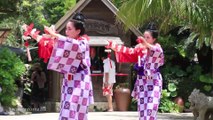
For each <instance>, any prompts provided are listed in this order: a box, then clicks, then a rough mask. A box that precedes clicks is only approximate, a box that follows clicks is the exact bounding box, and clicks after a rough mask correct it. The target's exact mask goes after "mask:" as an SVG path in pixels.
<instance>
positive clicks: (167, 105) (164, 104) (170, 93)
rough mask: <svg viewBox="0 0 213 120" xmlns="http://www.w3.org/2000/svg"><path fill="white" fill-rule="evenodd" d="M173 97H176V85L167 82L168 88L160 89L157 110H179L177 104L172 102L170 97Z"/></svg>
mask: <svg viewBox="0 0 213 120" xmlns="http://www.w3.org/2000/svg"><path fill="white" fill-rule="evenodd" d="M174 97H176V86H175V85H174V84H169V85H168V90H167V89H164V90H162V94H161V101H160V106H159V111H160V112H163V113H165V112H169V113H173V112H176V113H177V112H179V106H178V105H177V104H176V103H174V102H173V101H172V99H171V98H174Z"/></svg>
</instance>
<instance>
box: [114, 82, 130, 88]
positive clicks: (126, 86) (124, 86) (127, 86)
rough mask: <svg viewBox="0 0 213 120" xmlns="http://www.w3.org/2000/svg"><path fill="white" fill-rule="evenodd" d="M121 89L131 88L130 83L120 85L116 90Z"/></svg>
mask: <svg viewBox="0 0 213 120" xmlns="http://www.w3.org/2000/svg"><path fill="white" fill-rule="evenodd" d="M119 88H129V83H127V82H125V83H119V84H118V85H117V86H116V87H115V89H119Z"/></svg>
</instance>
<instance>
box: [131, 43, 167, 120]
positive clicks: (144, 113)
mask: <svg viewBox="0 0 213 120" xmlns="http://www.w3.org/2000/svg"><path fill="white" fill-rule="evenodd" d="M163 64H164V54H163V50H162V48H161V46H160V45H159V44H155V46H154V47H153V48H152V49H149V50H148V53H147V55H144V56H143V57H142V58H141V66H137V65H136V68H137V70H138V74H137V80H136V82H135V86H134V90H133V92H132V96H133V97H134V98H135V99H137V101H138V111H139V120H157V111H158V106H159V103H160V97H161V90H162V76H161V74H160V72H159V67H160V66H162V65H163Z"/></svg>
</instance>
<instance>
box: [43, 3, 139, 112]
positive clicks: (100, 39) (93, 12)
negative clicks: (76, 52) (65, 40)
mask: <svg viewBox="0 0 213 120" xmlns="http://www.w3.org/2000/svg"><path fill="white" fill-rule="evenodd" d="M117 11H118V9H117V8H116V7H115V6H114V5H113V4H112V3H111V2H110V0H80V1H79V2H78V3H77V4H76V6H75V7H74V8H72V9H71V10H70V11H68V12H67V13H66V14H65V15H64V16H63V17H62V18H61V19H60V20H59V21H58V22H57V23H56V25H55V27H56V30H57V31H58V32H60V33H61V34H64V31H65V26H66V23H67V22H68V21H69V20H70V19H71V18H72V17H73V15H74V14H75V13H76V12H81V13H82V14H83V15H84V16H85V17H86V20H85V24H86V33H87V35H89V37H90V41H89V44H90V46H91V47H93V48H95V50H96V54H97V56H98V57H100V56H101V55H102V54H103V52H104V46H105V45H107V41H106V40H114V41H116V42H117V43H118V44H125V45H126V46H132V45H135V44H136V42H135V40H136V38H137V36H138V35H141V33H140V32H139V31H138V30H137V29H135V28H131V29H129V30H128V31H124V29H123V27H124V25H125V23H124V21H123V20H117V18H116V13H117ZM112 56H113V55H112ZM113 59H114V60H115V57H114V56H113ZM116 67H117V69H116V72H117V77H116V79H117V82H124V81H129V80H131V69H130V64H118V63H117V64H116ZM91 76H92V82H93V89H94V97H95V105H98V104H100V103H103V102H104V103H106V98H105V97H103V96H102V81H103V80H102V79H103V74H102V73H101V70H100V71H99V70H96V71H92V75H91ZM62 78H63V76H62V75H60V74H59V73H56V72H53V71H50V74H49V98H48V102H47V104H48V107H47V110H49V111H58V110H59V102H60V86H61V82H62Z"/></svg>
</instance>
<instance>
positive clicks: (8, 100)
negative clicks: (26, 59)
mask: <svg viewBox="0 0 213 120" xmlns="http://www.w3.org/2000/svg"><path fill="white" fill-rule="evenodd" d="M24 71H25V67H24V64H23V63H22V61H21V60H20V58H19V57H17V56H16V54H15V53H13V52H11V51H10V50H8V49H6V48H4V49H2V50H0V87H1V88H2V92H1V93H0V103H1V104H2V105H3V106H8V107H14V106H15V105H16V104H15V92H16V90H17V86H16V85H15V80H18V79H19V77H20V76H21V75H22V73H23V72H24Z"/></svg>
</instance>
